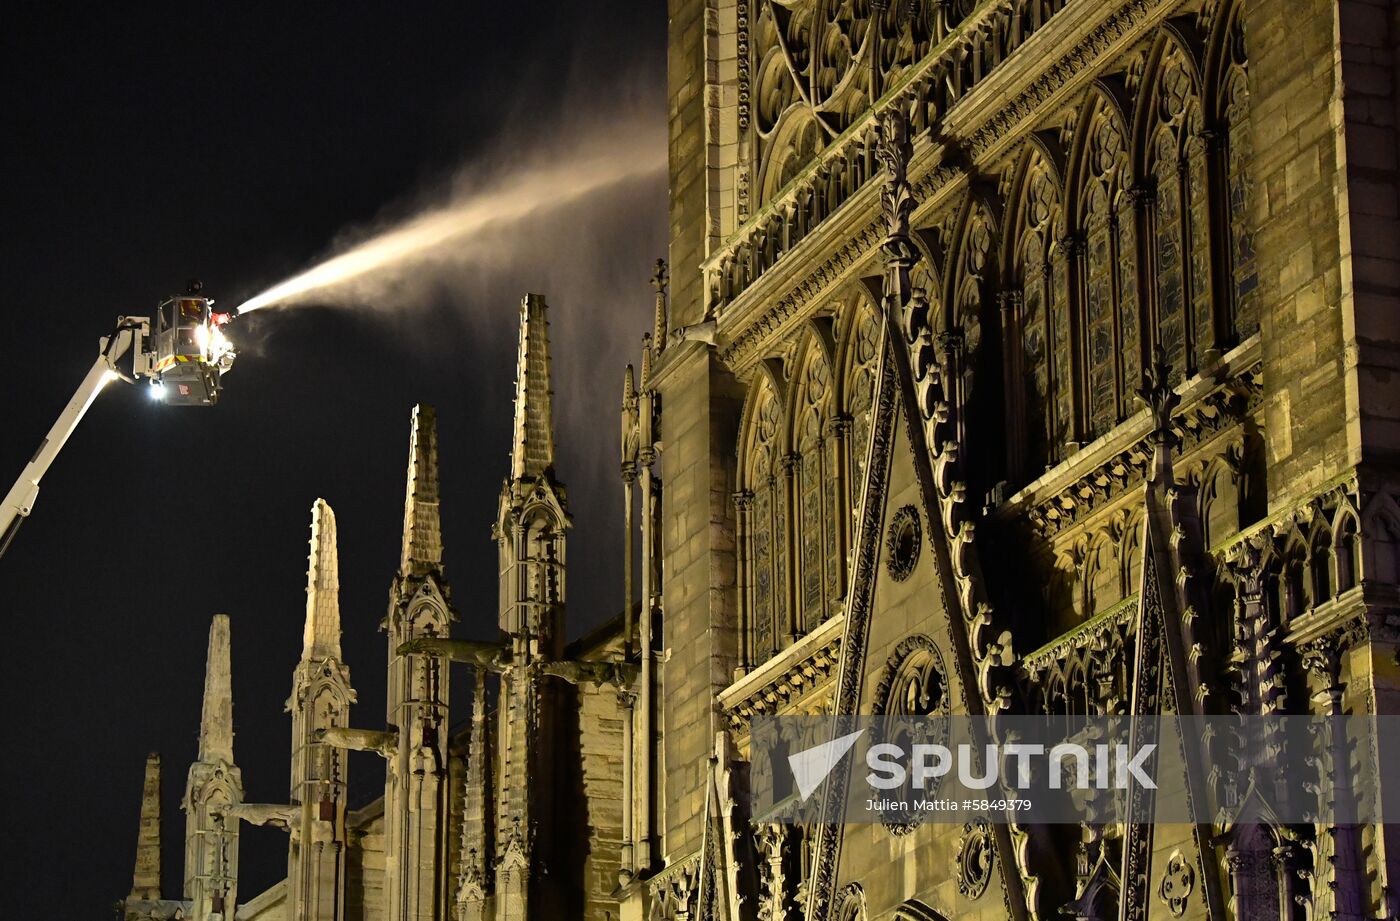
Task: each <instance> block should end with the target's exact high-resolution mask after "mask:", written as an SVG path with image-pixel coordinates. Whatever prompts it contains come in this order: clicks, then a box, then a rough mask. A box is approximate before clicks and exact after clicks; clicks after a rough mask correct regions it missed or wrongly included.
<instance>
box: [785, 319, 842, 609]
mask: <svg viewBox="0 0 1400 921" xmlns="http://www.w3.org/2000/svg"><path fill="white" fill-rule="evenodd" d="M800 385H801V389H800V391H799V394H798V406H797V412H796V414H795V416H796V425H797V431H796V433H795V435H794V441H795V442H796V444H797V453H798V463H799V465H800V466H799V468H798V496H797V515H798V522H799V523H800V528H799V531H798V534H799V538H800V539H799V540H798V541H797V546H798V549H799V552H800V554H801V559H800V572H801V578H800V581H799V586H800V609H801V614H802V618H801V629H802V631H803V632H806V631H808V630H811V629H813V628H814V627H816V626H817V625H818V624H820V623H821V622H822V621H823V620H825V619H826V618H827V617H828V616H830V613H831V611H830V605H831V603H832V602H833V601H834V600H835V599H836V598H838V597H840V594H841V592H840V580H841V572H840V564H841V561H840V560H839V559H838V555H839V549H838V548H839V541H838V533H837V529H838V528H839V527H841V525H842V520H843V518H844V515H843V514H842V513H841V511H840V504H839V498H838V497H839V495H840V492H841V489H840V486H841V482H840V471H839V469H838V467H837V458H836V451H835V448H836V439H835V437H834V435H835V433H834V432H833V431H832V425H831V416H832V413H831V405H832V389H833V388H832V380H831V368H830V366H829V365H828V364H827V361H826V357H825V356H824V355H823V354H822V348H821V345H820V344H819V343H818V342H816V341H815V340H813V341H812V342H811V344H810V346H809V348H808V358H807V361H806V363H805V365H804V366H803V370H802V376H801V380H800Z"/></svg>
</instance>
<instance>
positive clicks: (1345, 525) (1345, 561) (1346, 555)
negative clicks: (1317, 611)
mask: <svg viewBox="0 0 1400 921" xmlns="http://www.w3.org/2000/svg"><path fill="white" fill-rule="evenodd" d="M1333 545H1334V547H1335V548H1336V549H1335V553H1336V557H1337V593H1338V594H1341V593H1342V592H1345V591H1346V590H1347V589H1349V588H1351V587H1352V586H1354V585H1357V584H1359V583H1360V582H1361V570H1360V567H1361V534H1360V532H1359V531H1358V530H1357V527H1356V516H1355V515H1353V514H1352V513H1351V512H1350V511H1343V512H1341V513H1339V514H1338V515H1337V525H1336V536H1335V537H1334V538H1333Z"/></svg>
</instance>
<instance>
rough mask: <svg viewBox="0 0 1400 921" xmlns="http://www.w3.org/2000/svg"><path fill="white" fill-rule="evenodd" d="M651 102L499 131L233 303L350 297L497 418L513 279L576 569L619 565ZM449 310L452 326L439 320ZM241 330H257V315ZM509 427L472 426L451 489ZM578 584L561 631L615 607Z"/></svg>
mask: <svg viewBox="0 0 1400 921" xmlns="http://www.w3.org/2000/svg"><path fill="white" fill-rule="evenodd" d="M660 101H661V100H659V99H655V100H650V102H651V104H649V105H648V104H643V105H640V106H637V107H634V108H633V109H631V110H630V111H628V112H626V113H624V114H621V115H614V116H610V117H609V116H606V115H604V114H601V113H599V112H598V111H597V107H596V106H578V107H577V108H575V110H574V111H576V112H578V113H579V114H578V116H577V117H576V118H575V119H574V120H570V119H569V118H567V117H566V118H562V119H552V120H549V121H548V122H545V121H544V120H541V121H537V122H533V124H531V125H528V126H526V127H524V128H517V129H516V130H513V131H508V132H506V137H505V139H503V140H502V141H500V142H499V143H498V145H497V146H496V147H495V148H494V149H493V150H492V151H490V152H488V153H485V154H481V155H478V156H476V157H473V158H472V160H471V162H469V163H468V164H467V165H465V166H464V167H462V168H461V169H460V170H459V171H458V172H457V173H456V174H455V175H453V176H452V177H450V179H449V180H448V181H447V182H445V183H442V184H440V185H439V186H438V187H437V188H435V189H432V190H429V191H427V192H424V193H422V194H420V195H419V196H417V197H416V198H414V199H412V200H408V201H404V202H400V203H397V204H396V205H395V206H394V211H393V212H392V213H390V214H386V215H385V216H384V217H382V218H381V219H380V220H377V221H375V222H373V223H372V224H371V225H368V226H365V227H361V228H357V229H354V230H352V231H350V232H348V233H345V234H342V235H341V236H340V238H339V239H337V240H336V241H335V242H334V243H333V244H332V246H331V247H330V250H329V252H328V254H327V255H326V257H325V258H324V259H322V260H320V261H319V262H317V263H316V264H314V265H312V266H311V267H310V268H308V269H306V270H304V271H302V272H300V273H297V274H295V275H293V276H292V277H290V278H288V279H287V280H285V281H283V282H280V283H278V284H275V285H273V286H271V287H270V288H268V289H267V290H265V291H264V292H263V293H261V294H258V295H256V296H254V297H252V298H250V299H249V300H247V301H246V302H245V303H244V304H243V305H242V306H241V308H240V310H241V312H243V313H247V312H249V311H263V312H265V313H268V314H275V313H277V312H278V311H280V310H282V309H285V308H289V307H293V306H297V305H305V306H308V307H311V306H314V307H334V308H349V309H355V310H356V311H357V313H358V315H359V316H362V317H365V318H368V319H370V320H371V321H373V320H375V319H380V320H383V321H384V328H385V329H386V331H389V333H390V335H392V336H394V337H396V338H399V339H403V338H407V339H408V340H409V341H408V342H407V343H404V344H406V345H409V346H410V347H411V349H412V352H413V354H414V355H416V356H430V357H432V358H436V359H441V360H446V361H452V362H454V363H457V364H460V365H462V366H463V367H464V368H466V369H469V373H470V376H471V378H472V382H471V386H472V388H473V390H474V391H475V392H476V393H477V394H479V395H480V397H481V398H483V399H487V400H491V399H493V398H494V399H495V400H496V401H498V402H502V403H503V405H502V406H501V407H500V408H501V409H502V410H503V413H502V415H504V416H506V418H508V411H509V400H510V392H511V387H510V382H511V378H512V375H513V370H514V359H515V333H516V329H515V323H516V321H517V318H518V312H517V305H518V304H519V300H520V297H521V296H522V295H523V294H524V293H526V292H527V291H528V292H535V293H540V294H543V295H545V297H546V300H547V302H548V303H549V305H550V308H551V309H550V325H551V335H550V338H551V348H552V352H553V355H554V362H553V373H554V380H553V386H554V391H555V400H554V405H555V429H556V445H557V452H558V458H557V466H558V470H559V474H560V476H561V477H563V478H564V480H565V481H566V482H567V483H568V484H569V486H570V487H571V489H570V492H571V496H572V501H571V506H572V508H571V511H572V513H573V515H574V518H575V539H574V540H571V542H570V544H571V550H570V557H571V561H572V562H573V563H574V564H575V565H576V566H578V567H579V568H580V570H581V571H582V572H585V573H587V572H593V573H599V574H601V573H611V572H619V573H620V571H621V569H620V552H621V549H620V548H621V535H620V532H619V531H618V529H617V527H616V519H617V517H618V515H617V509H616V508H615V506H616V505H617V504H618V503H619V502H620V499H619V498H618V497H617V490H618V489H619V488H620V487H619V486H618V485H617V469H618V466H617V465H618V461H619V458H618V456H617V432H616V425H617V421H616V420H617V410H618V400H619V399H620V397H621V377H622V369H623V367H624V365H625V364H626V363H627V362H629V361H631V362H635V361H637V352H638V347H639V345H640V337H641V334H642V332H643V331H645V330H646V329H649V328H650V323H649V320H650V311H651V305H652V300H653V298H652V291H651V288H650V286H649V285H648V278H649V277H650V274H651V272H652V269H653V265H654V262H655V260H656V258H657V257H658V256H661V255H664V254H665V252H666V171H665V167H666V137H665V124H666V122H665V117H664V111H663V110H662V107H661V105H658V104H657V103H659V102H660ZM584 119H586V120H584ZM546 124H547V126H548V127H547V129H546V128H543V127H541V126H543V125H546ZM259 315H261V314H259ZM420 321H421V322H420ZM453 322H456V323H459V324H460V328H458V329H456V330H452V329H449V328H447V327H445V326H444V325H443V324H444V323H446V324H448V326H450V325H451V324H452V323H453ZM255 326H257V327H259V328H260V330H259V332H260V333H269V332H271V330H270V329H268V328H267V324H265V323H259V324H255ZM243 332H244V335H243V336H240V337H239V338H240V343H241V344H244V345H247V344H250V343H248V341H247V334H248V333H252V332H253V330H251V329H247V328H245V329H244V330H243ZM463 332H465V333H466V335H462V333H463ZM493 406H494V404H493ZM461 421H463V422H466V423H472V422H475V421H479V420H461ZM444 423H445V424H448V425H451V424H453V423H452V422H451V421H450V420H444ZM508 435H509V432H508V429H506V428H502V429H501V430H500V431H499V432H498V433H497V432H493V431H486V432H483V433H482V438H483V439H484V441H485V443H486V444H487V446H488V447H489V446H491V444H492V439H493V438H496V437H499V439H500V440H499V448H500V452H501V456H502V461H503V462H502V465H501V467H500V469H499V470H497V469H492V470H490V471H489V472H487V471H483V472H482V473H483V482H482V483H479V484H475V483H472V484H469V483H458V484H457V486H456V488H459V489H462V488H468V489H482V488H485V489H490V490H491V491H492V492H493V493H494V490H495V488H496V485H497V484H498V483H499V477H500V476H501V475H503V474H504V473H505V472H506V471H505V465H504V455H505V453H506V452H507V451H508V448H509V440H508ZM488 483H489V484H490V485H487V484H488ZM593 581H597V582H599V584H598V585H596V586H595V585H591V584H585V583H584V582H583V581H582V580H580V581H579V582H576V583H574V584H575V586H576V587H577V589H579V590H581V591H578V590H576V591H572V592H571V595H572V596H573V601H574V602H575V603H571V605H570V610H571V613H570V624H571V630H572V631H577V630H579V629H581V628H584V627H590V626H593V625H594V624H596V623H597V622H598V620H599V619H601V617H602V616H604V615H606V614H610V613H612V608H613V607H614V606H615V605H616V604H618V603H620V598H619V597H616V596H620V594H621V592H620V590H618V591H614V586H613V585H612V583H613V582H614V581H615V580H613V579H610V578H608V579H595V580H593Z"/></svg>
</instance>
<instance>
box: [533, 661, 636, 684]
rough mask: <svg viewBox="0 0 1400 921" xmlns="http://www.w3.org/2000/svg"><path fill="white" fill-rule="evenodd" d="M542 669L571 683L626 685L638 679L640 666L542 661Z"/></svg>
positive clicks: (545, 672)
mask: <svg viewBox="0 0 1400 921" xmlns="http://www.w3.org/2000/svg"><path fill="white" fill-rule="evenodd" d="M540 671H541V672H543V673H544V674H546V675H553V676H555V677H556V678H563V679H564V680H565V681H567V682H569V683H570V684H578V683H579V682H581V681H588V682H591V683H593V684H608V683H611V684H615V685H617V686H618V687H625V686H627V685H630V684H631V683H632V682H633V681H635V680H636V679H637V674H638V672H639V671H640V668H639V667H638V666H636V665H633V664H632V663H630V662H542V663H540Z"/></svg>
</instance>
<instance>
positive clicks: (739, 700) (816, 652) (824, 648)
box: [719, 614, 846, 735]
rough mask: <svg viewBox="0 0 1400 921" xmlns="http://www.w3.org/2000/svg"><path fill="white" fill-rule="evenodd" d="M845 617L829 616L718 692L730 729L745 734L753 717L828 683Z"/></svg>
mask: <svg viewBox="0 0 1400 921" xmlns="http://www.w3.org/2000/svg"><path fill="white" fill-rule="evenodd" d="M845 620H846V618H845V615H843V614H838V615H836V616H835V617H831V618H829V619H828V620H827V621H826V622H825V623H823V624H821V625H820V626H818V627H817V628H816V629H815V630H813V631H812V632H811V633H809V634H807V635H806V636H805V637H803V638H802V639H800V640H798V641H797V642H796V643H794V644H793V645H792V646H789V647H788V648H787V649H784V650H782V651H781V652H779V653H778V654H777V655H776V656H774V657H773V658H771V659H769V660H768V661H767V662H765V663H763V664H762V665H760V666H759V667H758V668H756V669H754V670H753V671H751V672H749V673H748V674H747V675H745V676H743V677H742V678H740V679H738V680H737V681H735V682H734V683H733V684H731V685H730V686H729V687H727V688H725V689H724V690H723V691H721V692H720V694H719V704H720V708H721V709H722V710H723V712H724V715H725V718H726V719H727V721H728V723H729V728H730V730H731V731H733V732H734V733H736V734H739V735H747V734H748V731H749V721H750V720H751V719H753V718H754V717H755V716H771V715H773V714H775V713H777V712H779V711H780V710H782V709H783V708H785V707H787V706H788V705H790V704H793V703H796V702H798V701H801V700H803V699H805V698H807V697H808V696H810V695H811V694H812V693H813V691H814V690H816V689H817V688H819V687H821V686H823V685H825V684H827V683H829V682H830V680H831V675H832V670H833V669H834V668H835V666H836V662H837V660H838V659H839V658H840V652H841V631H842V628H843V626H844V624H845Z"/></svg>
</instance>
